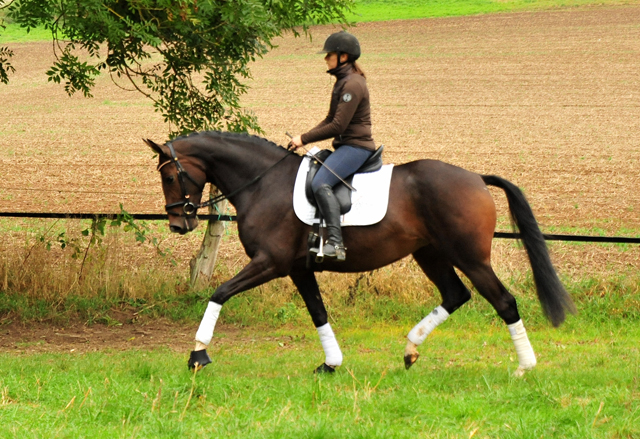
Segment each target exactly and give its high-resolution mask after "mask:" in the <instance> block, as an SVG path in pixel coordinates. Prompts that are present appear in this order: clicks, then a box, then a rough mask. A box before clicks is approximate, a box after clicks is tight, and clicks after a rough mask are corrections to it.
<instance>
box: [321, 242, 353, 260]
mask: <svg viewBox="0 0 640 439" xmlns="http://www.w3.org/2000/svg"><path fill="white" fill-rule="evenodd" d="M322 253H324V257H325V258H329V259H335V260H336V261H338V262H342V261H344V260H346V259H347V248H346V247H345V246H344V245H342V244H334V243H332V242H327V243H326V244H325V245H324V246H323V247H322Z"/></svg>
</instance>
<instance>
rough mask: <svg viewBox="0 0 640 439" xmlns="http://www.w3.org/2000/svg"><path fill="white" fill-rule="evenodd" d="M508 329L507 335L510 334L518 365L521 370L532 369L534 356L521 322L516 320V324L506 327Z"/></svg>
mask: <svg viewBox="0 0 640 439" xmlns="http://www.w3.org/2000/svg"><path fill="white" fill-rule="evenodd" d="M507 327H508V328H509V334H511V340H513V344H514V346H515V347H516V354H518V363H519V364H520V367H521V368H523V369H527V370H528V369H533V368H534V367H535V365H536V354H534V353H533V348H532V347H531V343H530V342H529V337H527V330H526V329H524V325H523V324H522V320H518V321H517V322H516V323H513V324H511V325H507Z"/></svg>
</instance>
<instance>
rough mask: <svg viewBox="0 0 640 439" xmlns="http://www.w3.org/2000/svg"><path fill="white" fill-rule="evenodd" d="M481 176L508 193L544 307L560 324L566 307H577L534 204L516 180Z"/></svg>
mask: <svg viewBox="0 0 640 439" xmlns="http://www.w3.org/2000/svg"><path fill="white" fill-rule="evenodd" d="M481 177H482V179H483V180H484V182H485V184H487V185H491V186H496V187H499V188H500V189H502V190H503V191H504V192H505V194H506V195H507V200H508V202H509V210H510V212H511V218H512V220H513V222H514V223H515V224H516V226H517V227H518V229H519V230H520V239H521V240H522V242H523V244H524V247H525V249H526V251H527V255H528V256H529V262H530V263H531V269H532V271H533V279H534V281H535V283H536V289H537V291H538V299H539V300H540V304H541V305H542V310H543V312H544V314H545V315H546V316H547V318H548V319H549V320H550V321H551V323H552V324H553V326H559V325H560V324H561V323H562V322H563V321H564V319H565V310H566V311H569V312H571V313H575V311H576V308H575V305H574V304H573V301H572V300H571V297H570V296H569V294H568V293H567V291H566V290H565V289H564V287H563V286H562V283H561V282H560V279H558V274H557V273H556V271H555V269H554V268H553V265H552V264H551V259H550V258H549V252H548V250H547V245H546V243H545V241H544V237H543V236H542V232H541V231H540V228H539V227H538V222H537V221H536V219H535V217H534V216H533V211H532V210H531V206H529V203H528V202H527V199H526V198H525V196H524V194H523V193H522V191H521V190H520V189H519V188H518V187H517V186H516V185H514V184H513V183H511V182H509V181H507V180H505V179H504V178H500V177H497V176H495V175H482V176H481Z"/></svg>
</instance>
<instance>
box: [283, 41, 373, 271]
mask: <svg viewBox="0 0 640 439" xmlns="http://www.w3.org/2000/svg"><path fill="white" fill-rule="evenodd" d="M318 53H324V54H326V56H325V57H324V60H325V62H326V63H327V67H328V68H329V70H327V73H329V74H330V75H333V76H335V77H336V83H335V85H334V86H333V93H332V95H331V105H330V106H329V114H328V115H327V117H326V118H325V119H324V120H323V121H322V122H320V123H319V124H318V125H317V126H316V127H315V128H313V129H312V130H311V131H308V132H306V133H305V134H302V135H301V136H295V137H293V139H292V140H291V145H292V147H293V149H294V150H295V149H296V148H299V147H301V146H303V145H306V144H308V143H313V142H318V141H320V140H325V139H329V138H331V137H333V138H334V139H333V143H332V146H333V147H334V149H335V152H333V153H332V154H331V155H330V156H329V157H328V158H327V160H325V162H324V164H325V166H323V167H321V168H320V169H319V170H318V172H317V174H316V176H315V177H314V179H313V181H312V183H311V188H312V190H313V193H314V195H315V198H316V203H317V204H318V208H319V209H320V213H321V214H322V217H323V218H324V219H325V222H326V224H327V235H328V237H327V241H326V244H325V245H324V246H323V247H322V252H323V253H324V257H325V258H335V259H336V260H338V261H344V260H345V258H346V248H345V247H344V244H343V242H342V230H341V229H340V205H339V203H338V200H337V198H336V196H335V195H334V193H333V187H334V186H335V185H336V184H338V183H340V179H339V178H338V177H336V176H335V175H334V174H333V173H332V172H331V171H329V169H331V170H332V171H334V172H335V173H336V174H337V175H338V176H340V178H342V179H343V180H344V179H346V178H348V177H350V176H351V175H352V174H354V173H355V172H356V171H357V170H358V168H360V166H362V165H363V164H364V162H366V161H367V159H368V158H369V157H371V155H373V153H374V151H375V148H376V147H375V143H374V142H373V138H372V137H371V110H370V106H369V90H368V89H367V81H366V79H365V76H364V72H363V71H362V70H361V69H360V67H359V66H358V64H356V60H357V59H358V58H359V57H360V43H359V42H358V40H357V39H356V37H354V36H353V35H351V34H349V33H347V32H344V31H342V32H336V33H334V34H332V35H330V36H329V38H327V40H326V41H325V43H324V48H323V49H322V51H320V52H318ZM327 168H329V169H327Z"/></svg>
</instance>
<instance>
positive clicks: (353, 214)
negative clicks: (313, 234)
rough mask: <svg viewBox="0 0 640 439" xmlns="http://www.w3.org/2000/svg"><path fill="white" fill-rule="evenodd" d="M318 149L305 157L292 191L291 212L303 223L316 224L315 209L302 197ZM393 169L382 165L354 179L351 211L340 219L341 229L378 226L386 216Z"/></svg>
mask: <svg viewBox="0 0 640 439" xmlns="http://www.w3.org/2000/svg"><path fill="white" fill-rule="evenodd" d="M318 151H319V148H317V147H314V148H312V149H311V150H310V151H309V154H308V155H306V156H305V157H304V159H303V160H302V163H301V164H300V168H298V174H297V176H296V182H295V186H294V188H293V210H294V212H295V213H296V215H297V216H298V218H299V219H300V221H302V222H303V223H305V224H307V225H313V224H314V223H316V224H317V223H318V218H316V207H315V206H313V205H312V204H311V203H309V200H307V196H306V194H305V182H306V178H307V172H308V171H309V164H310V162H311V157H310V156H311V155H314V154H316V153H317V152H318ZM392 171H393V165H384V166H382V168H380V170H378V171H375V172H368V173H364V174H356V175H354V176H353V182H352V186H353V187H354V189H355V190H356V191H355V192H352V196H351V210H349V212H347V213H346V214H344V215H342V216H341V217H340V224H341V225H342V226H369V225H371V224H376V223H378V222H380V221H381V220H382V219H383V218H384V216H385V215H386V213H387V206H388V205H389V186H390V184H391V173H392Z"/></svg>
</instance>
